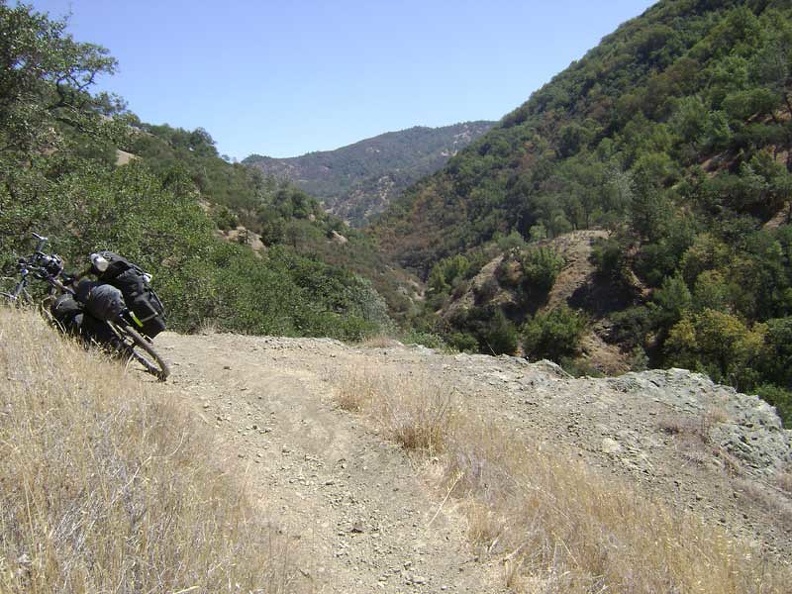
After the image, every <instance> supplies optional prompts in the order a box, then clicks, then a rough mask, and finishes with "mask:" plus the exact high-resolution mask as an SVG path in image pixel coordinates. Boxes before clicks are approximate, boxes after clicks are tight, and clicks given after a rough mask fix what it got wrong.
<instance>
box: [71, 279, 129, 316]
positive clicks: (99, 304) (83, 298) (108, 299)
mask: <svg viewBox="0 0 792 594" xmlns="http://www.w3.org/2000/svg"><path fill="white" fill-rule="evenodd" d="M77 300H78V301H80V302H81V303H83V304H84V306H85V311H87V312H88V313H89V314H90V315H92V316H93V317H95V318H97V319H99V320H102V321H105V322H106V321H109V320H115V319H117V318H118V316H119V315H121V312H123V311H124V309H126V304H125V303H124V295H123V294H122V293H121V291H120V290H119V289H117V288H116V287H114V286H113V285H109V284H107V283H102V282H92V281H81V282H80V284H79V285H78V286H77Z"/></svg>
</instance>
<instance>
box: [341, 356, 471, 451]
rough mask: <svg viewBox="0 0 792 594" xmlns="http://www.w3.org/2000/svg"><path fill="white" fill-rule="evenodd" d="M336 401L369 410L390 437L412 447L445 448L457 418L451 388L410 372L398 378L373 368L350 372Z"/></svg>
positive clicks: (344, 406) (434, 449) (439, 449)
mask: <svg viewBox="0 0 792 594" xmlns="http://www.w3.org/2000/svg"><path fill="white" fill-rule="evenodd" d="M336 401H337V402H338V404H339V406H340V407H341V408H343V409H344V410H347V411H355V412H366V413H367V414H369V415H370V416H371V417H372V419H373V420H374V422H375V423H376V424H377V426H378V427H379V429H380V430H382V431H383V432H384V433H385V434H386V435H387V437H388V438H390V439H391V440H393V441H395V442H396V443H398V444H399V445H401V446H402V447H404V448H405V449H406V450H411V451H424V452H428V453H436V452H441V451H443V450H444V449H445V445H446V444H445V439H446V436H447V435H448V434H449V431H450V428H451V426H452V425H453V423H454V420H455V419H454V413H455V411H456V406H455V405H454V396H453V394H452V392H451V391H448V390H445V388H444V387H437V386H434V385H433V384H432V383H431V382H430V381H428V380H427V379H426V378H424V379H422V380H417V381H416V379H415V378H414V377H412V376H409V375H408V376H402V377H398V378H394V377H390V376H383V375H380V374H378V373H377V372H373V371H371V370H366V371H364V372H362V373H360V374H354V375H350V376H348V377H347V378H345V380H344V381H343V382H342V387H341V389H340V390H339V391H338V393H337V394H336Z"/></svg>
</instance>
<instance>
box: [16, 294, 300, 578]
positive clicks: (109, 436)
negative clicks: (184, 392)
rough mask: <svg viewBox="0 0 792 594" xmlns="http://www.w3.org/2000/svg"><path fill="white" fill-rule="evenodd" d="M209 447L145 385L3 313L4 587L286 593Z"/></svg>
mask: <svg viewBox="0 0 792 594" xmlns="http://www.w3.org/2000/svg"><path fill="white" fill-rule="evenodd" d="M146 377H148V376H146ZM216 445H217V444H216V443H215V442H214V441H213V437H212V436H211V435H210V434H207V433H206V432H205V430H204V429H203V428H202V427H200V426H199V425H198V424H197V423H196V422H195V420H194V419H193V418H192V417H189V416H188V415H187V414H186V413H184V412H183V411H181V410H180V409H179V408H178V406H177V405H174V404H171V403H168V402H167V401H164V400H162V399H161V397H158V396H157V393H156V384H155V383H150V384H146V383H139V382H138V381H137V378H134V377H130V376H129V375H126V374H125V372H124V370H123V369H122V368H121V366H119V365H115V364H112V363H110V362H107V361H103V360H101V358H100V357H99V356H98V355H95V354H92V353H86V352H85V351H82V350H80V349H79V348H77V347H75V345H74V344H73V343H71V342H68V341H66V340H63V339H61V338H60V337H59V336H58V335H57V334H55V333H53V332H52V330H51V329H49V328H48V327H47V326H46V325H45V324H44V323H43V321H42V320H41V319H39V318H38V317H37V316H35V315H34V314H29V313H24V312H21V313H20V312H12V311H9V310H5V309H2V308H0V539H1V540H0V542H2V548H0V592H2V593H3V594H12V593H22V592H25V593H52V592H114V593H126V592H129V593H132V592H135V593H138V592H232V591H233V592H294V591H295V587H294V583H293V575H294V574H293V571H292V569H291V567H292V566H291V558H290V555H291V551H290V550H289V548H288V546H287V545H286V544H285V543H284V542H283V541H281V540H280V538H279V537H278V535H277V533H276V530H275V529H274V528H272V527H269V526H265V525H262V524H261V523H259V521H258V520H257V516H258V515H259V513H257V512H256V511H255V510H254V509H253V507H252V506H251V504H250V503H249V501H248V500H247V499H246V496H245V489H244V486H241V485H239V484H236V483H235V482H234V480H233V479H232V475H230V474H229V473H228V468H229V465H230V462H228V461H227V460H223V459H219V458H218V450H217V449H216Z"/></svg>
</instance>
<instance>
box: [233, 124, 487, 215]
mask: <svg viewBox="0 0 792 594" xmlns="http://www.w3.org/2000/svg"><path fill="white" fill-rule="evenodd" d="M494 124H495V123H494V122H485V121H479V122H466V123H462V124H455V125H453V126H444V127H442V128H427V127H422V126H416V127H414V128H409V129H407V130H402V131H399V132H388V133H386V134H382V135H380V136H376V137H374V138H369V139H366V140H361V141H360V142H356V143H355V144H352V145H349V146H345V147H342V148H339V149H336V150H333V151H321V152H314V153H308V154H306V155H302V156H299V157H291V158H286V159H277V158H273V157H265V156H261V155H251V156H250V157H248V158H247V159H245V160H244V161H243V163H244V164H247V165H252V166H254V167H256V168H258V169H260V170H261V171H263V172H264V173H266V174H268V175H275V176H278V177H283V178H286V179H289V180H290V181H291V182H293V183H295V184H296V185H297V186H298V187H300V188H301V189H302V190H304V191H305V192H307V193H308V194H310V195H312V196H315V197H316V198H318V199H320V200H322V201H323V202H324V205H325V207H326V208H327V209H328V210H329V211H330V212H332V213H334V214H336V215H337V216H339V217H341V218H344V219H346V220H348V221H349V222H350V223H351V224H352V225H354V226H361V225H362V224H363V223H365V222H366V221H367V220H368V219H369V218H370V217H371V216H372V215H374V214H377V213H379V212H382V211H383V210H384V209H385V208H386V207H387V206H388V204H389V203H390V202H391V201H392V200H393V199H394V198H396V197H397V196H399V195H400V194H401V193H402V192H403V191H404V190H405V189H406V188H407V187H408V186H410V185H412V184H413V183H414V182H416V181H417V180H418V179H420V178H422V177H425V176H427V175H429V174H431V173H434V172H435V171H437V170H438V169H440V168H441V167H442V166H443V165H445V164H446V162H447V161H448V159H449V158H450V157H451V156H453V155H454V154H456V153H457V152H458V151H459V150H461V149H463V148H464V147H466V146H468V145H469V144H470V143H471V142H472V141H474V140H475V139H477V138H479V137H480V136H481V135H482V134H484V133H485V132H486V131H487V130H489V129H490V128H492V126H493V125H494Z"/></svg>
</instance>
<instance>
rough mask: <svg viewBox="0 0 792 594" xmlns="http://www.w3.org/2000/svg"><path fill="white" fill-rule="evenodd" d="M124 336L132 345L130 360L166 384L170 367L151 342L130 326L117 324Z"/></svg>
mask: <svg viewBox="0 0 792 594" xmlns="http://www.w3.org/2000/svg"><path fill="white" fill-rule="evenodd" d="M115 327H116V329H117V330H118V332H119V333H120V334H121V335H122V336H126V337H127V338H128V339H129V341H128V342H131V344H130V345H129V346H130V348H131V351H130V358H131V359H134V360H135V361H137V362H138V363H140V364H141V365H142V366H143V367H144V368H145V370H146V372H147V373H150V374H151V375H153V376H154V377H156V378H157V379H159V380H160V381H162V382H164V381H165V380H166V379H168V376H169V375H170V367H169V366H168V364H167V362H166V361H165V359H163V358H162V356H161V355H160V354H159V353H158V352H157V351H156V349H155V348H154V346H153V345H152V344H151V341H150V340H148V339H147V338H146V337H145V336H143V335H142V334H140V333H139V332H138V331H137V330H135V329H134V328H132V327H131V326H128V325H121V324H115Z"/></svg>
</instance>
